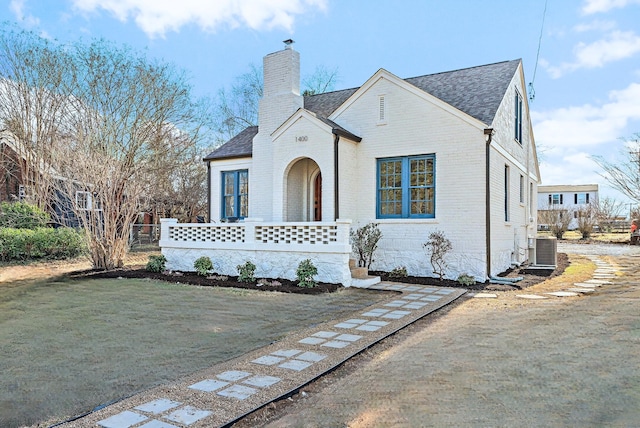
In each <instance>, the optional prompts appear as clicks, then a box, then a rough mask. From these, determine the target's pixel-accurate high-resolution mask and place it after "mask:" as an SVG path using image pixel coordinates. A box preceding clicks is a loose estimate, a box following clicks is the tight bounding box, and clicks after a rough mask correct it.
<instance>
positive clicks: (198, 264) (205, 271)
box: [193, 256, 213, 276]
mask: <svg viewBox="0 0 640 428" xmlns="http://www.w3.org/2000/svg"><path fill="white" fill-rule="evenodd" d="M193 267H194V268H195V269H196V272H197V273H198V275H202V276H207V275H209V272H211V271H212V270H213V263H212V262H211V259H210V258H209V257H207V256H202V257H199V258H198V259H197V260H196V261H195V262H194V263H193Z"/></svg>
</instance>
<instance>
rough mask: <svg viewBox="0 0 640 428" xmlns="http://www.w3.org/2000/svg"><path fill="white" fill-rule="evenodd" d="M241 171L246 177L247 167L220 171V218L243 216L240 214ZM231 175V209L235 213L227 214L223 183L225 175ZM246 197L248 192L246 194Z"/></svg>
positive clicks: (241, 217) (240, 217)
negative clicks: (232, 214)
mask: <svg viewBox="0 0 640 428" xmlns="http://www.w3.org/2000/svg"><path fill="white" fill-rule="evenodd" d="M242 173H246V174H247V179H248V178H249V177H248V174H249V170H248V169H238V170H235V171H222V173H221V176H220V179H221V181H220V218H225V219H226V218H229V217H237V218H239V219H243V218H244V216H241V215H240V213H241V207H240V175H241V174H242ZM228 175H231V176H232V177H233V210H234V212H235V213H237V215H234V216H229V215H227V212H226V210H227V204H226V203H225V199H224V198H225V193H224V192H225V183H226V177H227V176H228ZM247 197H248V194H247Z"/></svg>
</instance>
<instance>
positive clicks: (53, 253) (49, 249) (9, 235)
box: [0, 227, 86, 261]
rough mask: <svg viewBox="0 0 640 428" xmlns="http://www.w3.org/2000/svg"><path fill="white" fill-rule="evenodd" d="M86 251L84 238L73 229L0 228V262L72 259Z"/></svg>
mask: <svg viewBox="0 0 640 428" xmlns="http://www.w3.org/2000/svg"><path fill="white" fill-rule="evenodd" d="M85 249H86V246H85V241H84V236H83V235H82V234H80V233H78V232H77V231H75V230H74V229H70V228H66V227H61V228H58V229H51V228H46V227H41V228H37V229H13V228H5V227H3V228H0V259H1V260H4V261H9V260H28V259H42V258H46V259H65V258H70V257H76V256H79V255H80V254H82V252H83V251H84V250H85Z"/></svg>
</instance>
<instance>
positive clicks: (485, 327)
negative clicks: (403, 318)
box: [236, 248, 640, 428]
mask: <svg viewBox="0 0 640 428" xmlns="http://www.w3.org/2000/svg"><path fill="white" fill-rule="evenodd" d="M603 252H604V254H603V255H602V257H601V258H602V259H604V260H606V261H608V262H610V263H612V264H614V265H616V266H618V267H619V268H620V269H621V274H620V276H618V277H617V278H616V279H615V280H614V284H613V285H609V286H606V287H603V288H600V289H598V290H597V291H596V292H595V293H594V294H592V295H583V296H579V297H570V298H550V299H547V300H539V301H530V300H523V299H520V298H517V297H516V295H517V294H521V293H522V292H519V291H509V292H503V293H498V294H499V296H498V298H497V299H478V298H475V299H473V298H463V299H459V301H458V302H457V303H455V304H453V305H450V306H449V307H448V308H445V309H443V310H440V311H438V312H437V313H435V314H433V315H431V316H429V317H427V318H424V319H423V320H421V321H419V322H417V323H415V324H413V325H411V326H409V327H408V328H406V329H404V330H402V331H401V332H400V333H398V334H396V335H395V336H392V337H390V338H388V339H386V340H385V341H384V342H383V343H381V344H379V345H377V346H376V347H374V348H372V349H370V350H369V351H367V352H365V353H363V354H361V355H359V356H357V357H355V358H353V359H351V360H350V361H349V362H347V363H346V364H345V365H344V366H342V367H341V368H339V369H338V370H336V371H334V372H333V373H331V374H329V375H327V376H325V377H323V378H321V379H319V380H317V381H316V382H314V383H312V384H310V385H308V386H307V387H305V388H304V389H303V391H301V392H300V393H298V394H296V395H295V396H293V397H290V398H289V399H288V400H283V401H282V402H278V403H272V404H271V405H269V406H268V407H267V408H265V409H263V410H262V411H261V412H259V413H256V414H254V415H251V416H250V417H249V418H246V419H245V420H244V421H241V422H239V423H238V424H236V426H238V427H248V426H267V427H345V426H348V427H354V428H356V427H357V428H362V427H387V426H394V427H396V426H400V427H415V426H420V427H449V426H456V427H458V426H473V427H476V426H478V427H485V426H492V427H513V426H518V427H539V426H551V427H565V426H566V427H575V426H580V427H603V426H607V427H638V426H640V425H639V423H638V421H640V369H639V365H638V355H640V318H638V312H639V310H640V287H639V284H640V270H639V269H637V266H638V263H640V255H638V254H637V252H636V254H635V255H617V256H609V255H607V254H608V252H607V250H606V248H605V249H604V250H603ZM571 261H572V264H571V267H570V269H568V270H567V272H566V274H565V275H563V276H560V277H556V278H552V279H550V280H549V281H546V282H543V283H540V284H538V285H534V286H532V287H530V288H528V289H527V290H526V293H544V292H547V291H557V290H559V289H562V288H563V287H565V288H566V287H567V286H569V285H570V284H572V283H573V282H574V281H581V280H584V279H586V278H589V277H591V274H592V272H593V270H594V268H595V266H594V265H593V263H591V261H590V260H589V259H587V258H585V257H580V256H571Z"/></svg>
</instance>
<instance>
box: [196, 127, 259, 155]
mask: <svg viewBox="0 0 640 428" xmlns="http://www.w3.org/2000/svg"><path fill="white" fill-rule="evenodd" d="M257 133H258V127H257V126H250V127H248V128H246V129H245V130H244V131H242V132H240V133H239V134H238V135H236V136H235V137H233V138H232V139H230V140H229V141H227V142H226V143H224V144H223V145H221V146H220V147H218V148H217V149H215V150H214V151H212V152H211V153H209V154H208V155H207V156H206V157H205V158H204V159H203V160H204V161H209V160H213V159H217V160H220V159H230V158H242V157H250V156H251V154H252V153H253V137H255V136H256V134H257Z"/></svg>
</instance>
